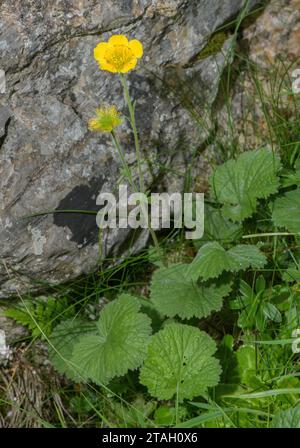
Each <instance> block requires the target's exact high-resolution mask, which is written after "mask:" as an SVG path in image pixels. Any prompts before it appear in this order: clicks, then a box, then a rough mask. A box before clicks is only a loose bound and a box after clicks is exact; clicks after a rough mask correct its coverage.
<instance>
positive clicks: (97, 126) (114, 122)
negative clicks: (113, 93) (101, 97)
mask: <svg viewBox="0 0 300 448" xmlns="http://www.w3.org/2000/svg"><path fill="white" fill-rule="evenodd" d="M121 123H122V120H121V118H120V114H119V112H118V111H117V108H116V107H115V106H104V107H101V108H99V109H96V117H95V118H91V119H90V120H89V129H90V131H97V132H112V131H113V130H114V128H116V127H117V126H119V125H120V124H121Z"/></svg>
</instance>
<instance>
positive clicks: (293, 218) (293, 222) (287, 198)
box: [272, 188, 300, 233]
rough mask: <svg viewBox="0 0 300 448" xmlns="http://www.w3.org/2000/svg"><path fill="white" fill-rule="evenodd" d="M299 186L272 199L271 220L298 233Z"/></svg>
mask: <svg viewBox="0 0 300 448" xmlns="http://www.w3.org/2000/svg"><path fill="white" fill-rule="evenodd" d="M299 210H300V188H297V190H292V191H289V192H288V193H285V194H284V195H283V196H281V197H280V198H277V199H276V200H275V201H274V208H273V216H272V219H273V222H274V224H275V225H276V226H277V227H285V228H286V229H287V230H288V231H289V232H292V233H300V213H299Z"/></svg>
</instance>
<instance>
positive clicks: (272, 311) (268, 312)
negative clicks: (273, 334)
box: [262, 303, 282, 323]
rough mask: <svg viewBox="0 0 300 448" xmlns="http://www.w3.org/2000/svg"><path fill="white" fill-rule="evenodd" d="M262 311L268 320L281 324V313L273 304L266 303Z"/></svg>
mask: <svg viewBox="0 0 300 448" xmlns="http://www.w3.org/2000/svg"><path fill="white" fill-rule="evenodd" d="M262 309H263V314H264V316H265V317H266V318H267V319H269V320H271V321H273V322H277V323H280V322H281V321H282V317H281V314H280V311H279V310H278V308H276V306H275V305H273V304H272V303H264V305H263V307H262Z"/></svg>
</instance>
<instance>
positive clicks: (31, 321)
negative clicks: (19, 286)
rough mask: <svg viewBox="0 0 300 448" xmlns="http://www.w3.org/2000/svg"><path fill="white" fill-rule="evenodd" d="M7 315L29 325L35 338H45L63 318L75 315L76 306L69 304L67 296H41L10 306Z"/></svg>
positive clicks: (24, 324)
mask: <svg viewBox="0 0 300 448" xmlns="http://www.w3.org/2000/svg"><path fill="white" fill-rule="evenodd" d="M5 315H6V316H7V317H10V318H11V319H14V320H15V321H17V322H18V323H19V324H21V325H23V326H25V327H28V329H29V330H30V331H31V334H32V336H33V337H34V338H37V337H40V338H41V339H45V338H47V337H48V336H49V335H50V334H51V331H52V328H53V327H54V326H55V325H57V324H58V323H59V321H60V320H61V319H62V318H63V319H67V318H68V317H71V316H73V315H74V307H73V306H70V305H69V304H68V299H67V298H66V297H60V298H56V297H51V296H50V297H46V296H41V297H38V298H37V299H35V300H25V301H24V302H22V303H21V304H18V305H17V306H16V307H14V308H8V309H7V310H6V311H5Z"/></svg>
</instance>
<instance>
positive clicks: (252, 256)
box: [187, 241, 267, 281]
mask: <svg viewBox="0 0 300 448" xmlns="http://www.w3.org/2000/svg"><path fill="white" fill-rule="evenodd" d="M266 262H267V259H266V257H265V256H264V255H263V254H262V253H261V252H260V250H259V249H258V247H256V246H251V245H247V244H240V245H238V246H235V247H233V248H232V249H230V250H228V251H226V250H225V249H224V248H223V247H222V246H221V245H220V244H219V243H218V242H216V241H214V242H212V243H207V244H205V245H204V246H202V247H201V248H200V249H199V251H198V254H197V256H196V258H195V259H194V260H193V262H192V263H191V264H190V265H189V268H188V270H187V278H188V279H192V280H194V281H196V280H197V279H198V278H199V277H202V278H203V280H208V279H210V278H217V277H219V276H220V275H221V274H222V272H224V271H230V272H237V271H241V270H246V269H248V268H250V267H252V268H254V269H260V268H262V267H263V266H264V265H265V264H266Z"/></svg>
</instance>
